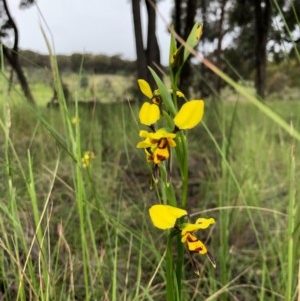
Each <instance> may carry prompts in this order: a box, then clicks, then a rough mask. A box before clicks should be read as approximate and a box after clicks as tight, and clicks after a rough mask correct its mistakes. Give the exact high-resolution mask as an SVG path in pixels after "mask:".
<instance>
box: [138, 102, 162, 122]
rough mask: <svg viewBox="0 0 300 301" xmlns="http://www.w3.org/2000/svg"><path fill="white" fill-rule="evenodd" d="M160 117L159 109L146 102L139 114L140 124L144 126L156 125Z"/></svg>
mask: <svg viewBox="0 0 300 301" xmlns="http://www.w3.org/2000/svg"><path fill="white" fill-rule="evenodd" d="M159 117H160V111H159V107H158V106H157V105H155V104H150V103H149V102H144V103H143V105H142V107H141V109H140V113H139V118H140V122H141V123H142V124H144V125H151V124H154V123H155V122H156V121H157V120H158V119H159Z"/></svg>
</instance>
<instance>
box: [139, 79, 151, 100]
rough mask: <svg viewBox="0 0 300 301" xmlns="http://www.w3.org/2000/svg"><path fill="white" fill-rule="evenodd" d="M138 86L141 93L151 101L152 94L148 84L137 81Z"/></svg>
mask: <svg viewBox="0 0 300 301" xmlns="http://www.w3.org/2000/svg"><path fill="white" fill-rule="evenodd" d="M138 85H139V87H140V90H141V91H142V93H143V94H144V95H145V96H147V97H148V98H149V99H152V97H153V93H152V90H151V88H150V85H149V84H148V82H146V81H145V80H144V79H138Z"/></svg>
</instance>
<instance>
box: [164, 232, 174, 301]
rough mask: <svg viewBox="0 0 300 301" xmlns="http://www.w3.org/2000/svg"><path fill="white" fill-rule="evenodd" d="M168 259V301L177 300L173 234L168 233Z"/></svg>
mask: <svg viewBox="0 0 300 301" xmlns="http://www.w3.org/2000/svg"><path fill="white" fill-rule="evenodd" d="M166 261H167V283H166V286H167V301H174V300H177V299H176V296H175V292H176V291H177V290H175V288H174V283H175V281H173V279H174V269H173V252H172V237H171V234H169V235H168V240H167V255H166Z"/></svg>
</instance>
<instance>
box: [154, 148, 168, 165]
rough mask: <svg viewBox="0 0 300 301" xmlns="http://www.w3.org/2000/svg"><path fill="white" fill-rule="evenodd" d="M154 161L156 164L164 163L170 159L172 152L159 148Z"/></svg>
mask: <svg viewBox="0 0 300 301" xmlns="http://www.w3.org/2000/svg"><path fill="white" fill-rule="evenodd" d="M153 156H154V158H153V161H154V163H155V164H160V163H161V162H162V161H164V160H167V159H168V158H169V157H170V152H169V149H168V148H167V147H165V148H157V149H156V150H155V152H154V154H153Z"/></svg>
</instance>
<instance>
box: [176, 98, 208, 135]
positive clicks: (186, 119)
mask: <svg viewBox="0 0 300 301" xmlns="http://www.w3.org/2000/svg"><path fill="white" fill-rule="evenodd" d="M203 113H204V101H203V100H190V101H188V102H186V103H185V104H183V106H182V107H181V108H180V110H179V112H178V113H177V114H176V116H175V117H174V123H175V125H176V126H177V127H178V128H179V129H181V130H189V129H192V128H194V127H195V126H196V125H197V124H199V123H200V121H201V120H202V117H203Z"/></svg>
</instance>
